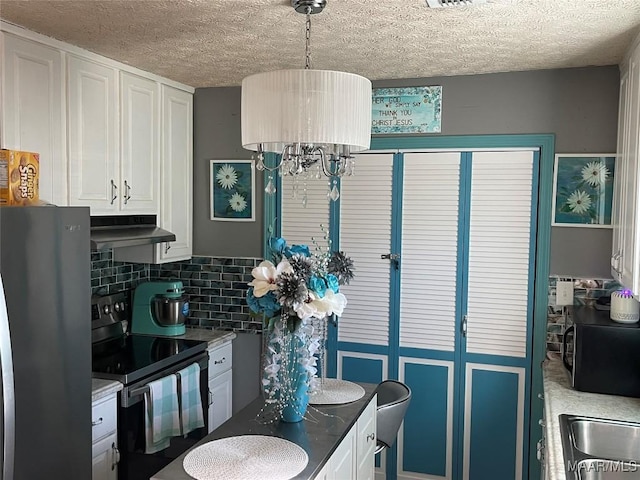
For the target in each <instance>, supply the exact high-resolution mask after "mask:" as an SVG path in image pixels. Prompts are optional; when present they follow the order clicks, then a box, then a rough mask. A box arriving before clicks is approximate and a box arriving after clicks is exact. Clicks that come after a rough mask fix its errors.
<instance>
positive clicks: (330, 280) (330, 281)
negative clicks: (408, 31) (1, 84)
mask: <svg viewBox="0 0 640 480" xmlns="http://www.w3.org/2000/svg"><path fill="white" fill-rule="evenodd" d="M326 280H327V287H329V288H330V289H331V290H333V293H338V291H339V290H340V282H338V277H336V276H335V275H334V274H332V273H330V274H329V275H327V278H326Z"/></svg>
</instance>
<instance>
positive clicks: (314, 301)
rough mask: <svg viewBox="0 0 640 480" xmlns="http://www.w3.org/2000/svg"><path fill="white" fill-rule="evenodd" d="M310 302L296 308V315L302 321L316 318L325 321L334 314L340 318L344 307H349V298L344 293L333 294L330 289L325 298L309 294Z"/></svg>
mask: <svg viewBox="0 0 640 480" xmlns="http://www.w3.org/2000/svg"><path fill="white" fill-rule="evenodd" d="M309 298H311V301H310V302H305V303H303V304H300V305H298V306H297V307H296V308H295V311H296V315H298V317H300V318H302V319H307V318H310V317H316V318H320V319H323V318H325V317H327V316H329V315H333V314H334V313H335V314H336V315H338V316H340V315H342V311H343V310H344V307H346V306H347V297H345V296H344V295H343V294H342V293H333V290H331V289H330V288H329V289H327V291H326V292H325V294H324V297H322V298H319V297H316V296H315V295H314V294H313V293H312V292H310V293H309Z"/></svg>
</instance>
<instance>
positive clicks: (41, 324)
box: [0, 206, 91, 480]
mask: <svg viewBox="0 0 640 480" xmlns="http://www.w3.org/2000/svg"><path fill="white" fill-rule="evenodd" d="M89 228H90V226H89V209H88V208H87V207H55V206H41V207H0V367H1V368H0V371H1V372H2V388H1V389H0V391H1V393H2V406H3V415H2V425H1V427H2V435H0V437H1V442H2V445H1V447H2V468H1V470H2V480H12V479H15V480H32V479H33V480H36V479H40V478H50V479H79V480H84V479H87V480H88V479H90V478H91V283H90V282H91V280H90V260H91V259H90V251H89Z"/></svg>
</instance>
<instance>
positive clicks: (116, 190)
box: [111, 178, 118, 205]
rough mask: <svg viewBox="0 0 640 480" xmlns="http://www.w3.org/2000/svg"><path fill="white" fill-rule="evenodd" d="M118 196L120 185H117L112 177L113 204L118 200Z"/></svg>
mask: <svg viewBox="0 0 640 480" xmlns="http://www.w3.org/2000/svg"><path fill="white" fill-rule="evenodd" d="M116 198H118V186H117V185H116V182H114V181H113V178H112V179H111V205H113V202H115V201H116Z"/></svg>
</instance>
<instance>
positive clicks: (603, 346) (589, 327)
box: [562, 307, 640, 397]
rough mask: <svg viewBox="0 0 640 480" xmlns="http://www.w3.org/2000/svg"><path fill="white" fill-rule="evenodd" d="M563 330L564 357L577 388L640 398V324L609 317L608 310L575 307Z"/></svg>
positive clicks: (573, 384) (584, 390)
mask: <svg viewBox="0 0 640 480" xmlns="http://www.w3.org/2000/svg"><path fill="white" fill-rule="evenodd" d="M573 320H574V322H573V325H571V326H570V327H568V328H567V329H566V330H565V332H564V338H563V348H562V360H563V362H564V365H565V367H566V368H567V369H568V370H569V374H570V377H571V385H572V387H573V388H575V389H576V390H580V391H583V392H592V393H605V394H610V395H622V396H626V397H640V324H638V323H632V324H624V323H617V322H614V321H613V320H611V319H610V318H609V312H608V311H600V310H595V309H593V308H590V307H574V309H573Z"/></svg>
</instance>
